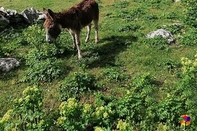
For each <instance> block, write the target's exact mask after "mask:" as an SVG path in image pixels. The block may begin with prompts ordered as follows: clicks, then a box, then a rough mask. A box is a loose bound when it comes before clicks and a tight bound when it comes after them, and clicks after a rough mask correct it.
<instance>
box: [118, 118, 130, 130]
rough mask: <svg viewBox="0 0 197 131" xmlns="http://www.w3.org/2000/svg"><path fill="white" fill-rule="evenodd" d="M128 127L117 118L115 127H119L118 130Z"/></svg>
mask: <svg viewBox="0 0 197 131" xmlns="http://www.w3.org/2000/svg"><path fill="white" fill-rule="evenodd" d="M127 127H128V124H127V123H126V122H124V121H122V120H119V121H118V124H117V129H119V130H120V131H124V130H126V129H127Z"/></svg>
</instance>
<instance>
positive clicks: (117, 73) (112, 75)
mask: <svg viewBox="0 0 197 131" xmlns="http://www.w3.org/2000/svg"><path fill="white" fill-rule="evenodd" d="M102 75H103V76H104V77H105V78H106V79H107V80H109V81H114V82H121V81H123V80H126V79H128V78H129V75H128V74H126V73H124V70H122V71H121V69H118V68H113V67H112V68H106V69H105V70H104V71H103V72H102Z"/></svg>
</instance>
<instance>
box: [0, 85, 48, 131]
mask: <svg viewBox="0 0 197 131" xmlns="http://www.w3.org/2000/svg"><path fill="white" fill-rule="evenodd" d="M42 100H43V96H42V91H41V90H40V89H39V88H37V87H35V86H33V87H27V88H26V89H25V90H24V91H23V93H22V97H21V98H19V99H15V101H14V107H13V109H11V110H8V111H7V113H6V114H5V115H4V116H3V118H2V119H1V121H0V124H2V125H3V126H2V127H3V129H4V130H9V131H10V130H20V131H27V130H28V131H35V130H39V131H45V130H48V129H49V128H48V127H47V124H46V121H44V119H43V118H44V112H43V111H42V106H43V102H42Z"/></svg>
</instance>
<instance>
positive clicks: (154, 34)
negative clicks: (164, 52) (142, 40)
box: [147, 29, 174, 44]
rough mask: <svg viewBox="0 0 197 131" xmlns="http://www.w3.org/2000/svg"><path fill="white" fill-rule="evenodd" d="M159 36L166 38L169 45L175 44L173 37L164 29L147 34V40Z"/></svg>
mask: <svg viewBox="0 0 197 131" xmlns="http://www.w3.org/2000/svg"><path fill="white" fill-rule="evenodd" d="M158 36H160V37H162V38H166V39H167V42H168V44H172V43H173V42H174V38H173V35H172V34H171V33H170V32H169V31H167V30H164V29H158V30H156V31H152V32H150V33H148V34H147V38H154V37H158Z"/></svg>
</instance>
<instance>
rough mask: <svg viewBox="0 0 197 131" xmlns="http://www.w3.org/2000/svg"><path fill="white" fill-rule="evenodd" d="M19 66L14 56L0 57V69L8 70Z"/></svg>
mask: <svg viewBox="0 0 197 131" xmlns="http://www.w3.org/2000/svg"><path fill="white" fill-rule="evenodd" d="M18 66H19V61H17V60H16V59H15V58H0V71H3V72H8V71H10V70H11V69H14V68H15V67H18Z"/></svg>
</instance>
